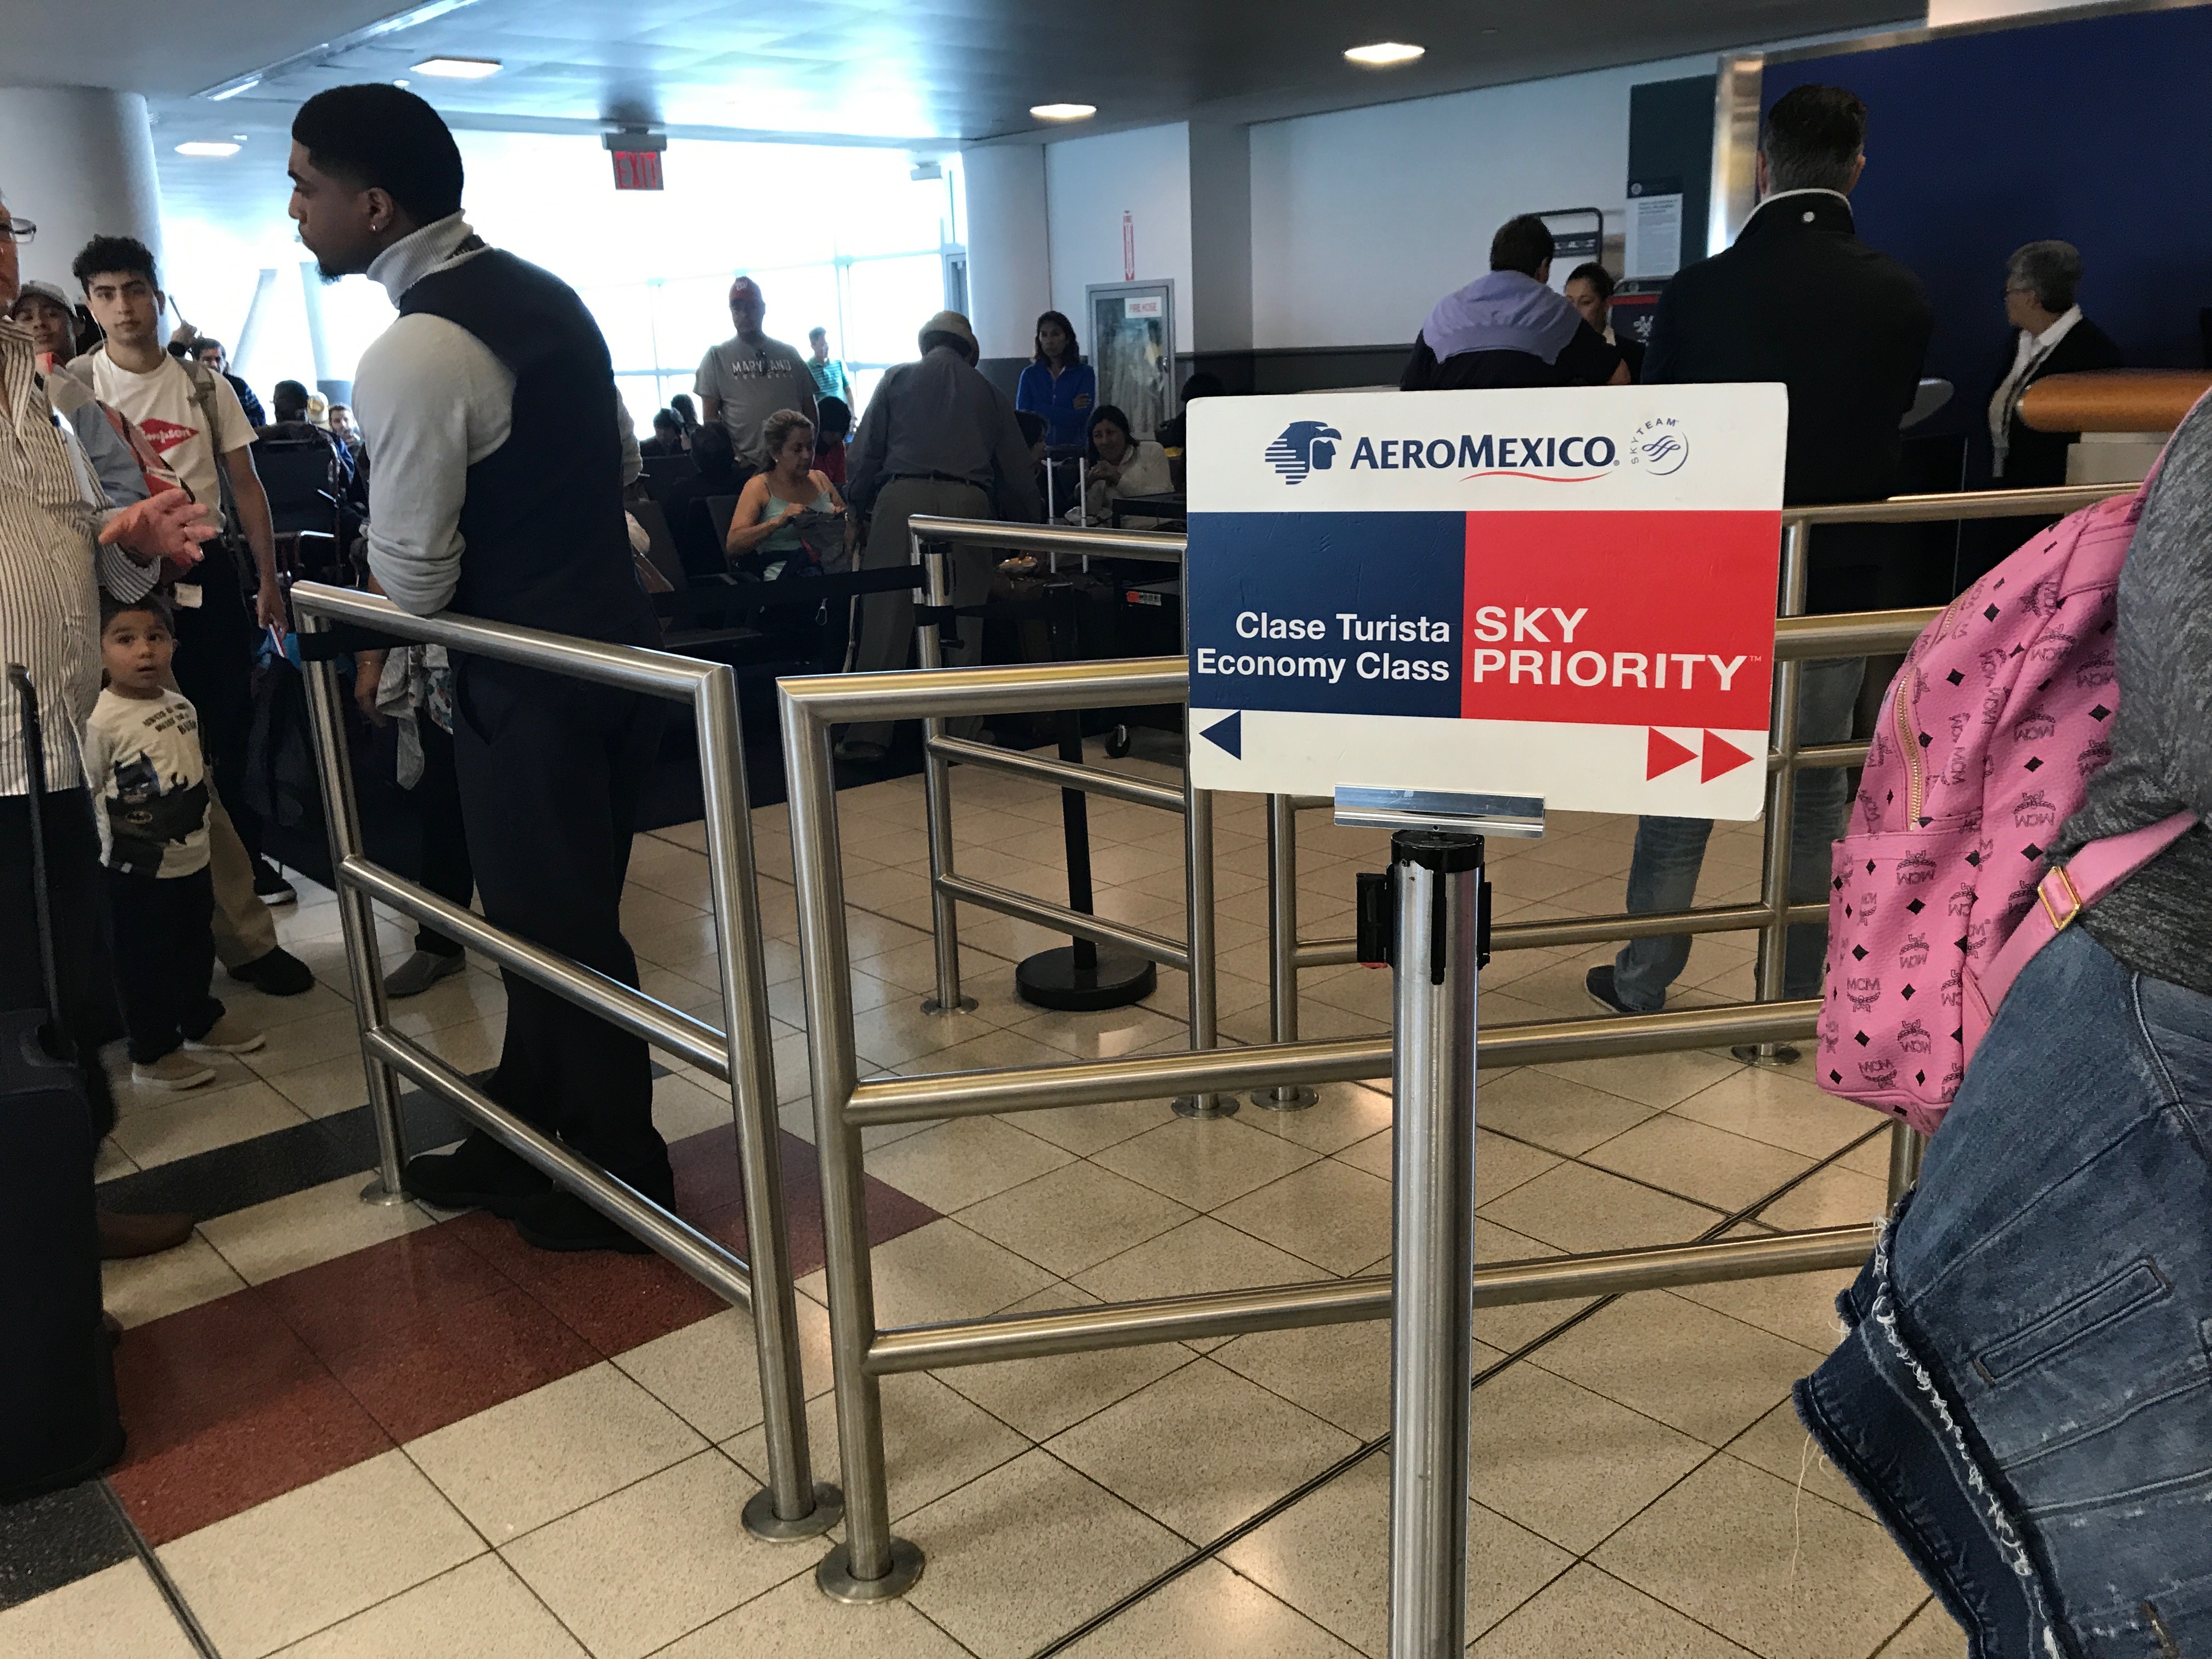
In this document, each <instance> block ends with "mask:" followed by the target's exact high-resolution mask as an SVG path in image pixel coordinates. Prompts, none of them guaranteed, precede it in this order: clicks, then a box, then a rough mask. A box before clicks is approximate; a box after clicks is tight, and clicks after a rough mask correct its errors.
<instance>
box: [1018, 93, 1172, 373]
mask: <svg viewBox="0 0 2212 1659" xmlns="http://www.w3.org/2000/svg"><path fill="white" fill-rule="evenodd" d="M1044 168H1045V205H1046V214H1047V218H1048V223H1049V226H1050V231H1051V244H1052V303H1053V309H1054V310H1055V311H1060V312H1065V313H1066V314H1067V315H1068V316H1070V317H1072V318H1073V319H1075V320H1076V323H1077V331H1076V332H1077V337H1079V338H1081V337H1082V332H1083V330H1082V322H1083V318H1084V315H1085V305H1084V302H1083V290H1084V289H1085V286H1086V285H1087V284H1089V283H1118V282H1121V281H1122V280H1123V266H1122V263H1121V216H1122V214H1123V213H1125V212H1126V213H1127V214H1128V215H1129V216H1131V220H1132V222H1133V226H1134V228H1135V231H1136V240H1137V276H1138V279H1139V281H1144V282H1157V281H1159V280H1162V279H1163V278H1164V279H1167V280H1170V281H1172V282H1173V283H1174V284H1175V313H1176V350H1178V351H1188V350H1189V349H1191V267H1190V131H1189V128H1188V126H1187V125H1183V124H1182V123H1180V122H1178V123H1176V125H1172V126H1164V127H1141V128H1139V129H1138V130H1137V131H1133V132H1111V133H1104V134H1102V135H1100V136H1099V137H1096V138H1066V139H1062V140H1060V142H1059V143H1053V144H1048V145H1046V146H1045V152H1044ZM1088 349H1089V343H1088V342H1087V341H1085V350H1088Z"/></svg>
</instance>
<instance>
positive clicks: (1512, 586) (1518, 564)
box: [1460, 511, 1781, 731]
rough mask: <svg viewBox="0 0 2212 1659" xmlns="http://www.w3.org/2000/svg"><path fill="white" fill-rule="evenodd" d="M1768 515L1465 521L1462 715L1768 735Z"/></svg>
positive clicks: (1539, 515)
mask: <svg viewBox="0 0 2212 1659" xmlns="http://www.w3.org/2000/svg"><path fill="white" fill-rule="evenodd" d="M1780 524H1781V520H1780V515H1779V514H1778V513H1758V512H1751V513H1727V512H1696V511H1690V512H1671V513H1666V512H1656V513H1557V512H1554V513H1545V512H1532V513H1468V515H1467V586H1466V587H1465V589H1464V599H1463V612H1464V628H1465V631H1464V633H1463V634H1462V636H1461V637H1462V641H1464V643H1463V646H1462V651H1463V653H1464V662H1463V674H1462V679H1461V682H1460V713H1461V715H1462V718H1463V719H1468V720H1561V721H1571V722H1575V723H1577V724H1617V725H1622V726H1668V727H1680V726H1717V727H1719V728H1720V729H1721V730H1723V731H1752V730H1756V729H1757V728H1759V726H1764V725H1765V723H1766V702H1767V659H1768V657H1769V656H1770V655H1771V654H1772V652H1773V649H1774V624H1773V623H1772V621H1771V619H1770V618H1768V617H1765V616H1764V615H1763V614H1761V612H1762V611H1763V609H1764V607H1763V605H1759V604H1756V603H1754V604H1753V605H1749V606H1745V605H1725V606H1724V605H1717V604H1716V603H1715V602H1714V598H1713V596H1714V595H1716V594H1729V595H1739V594H1743V593H1747V592H1748V593H1753V594H1756V593H1759V592H1763V591H1764V589H1765V585H1766V584H1767V583H1768V582H1769V581H1771V580H1772V578H1771V574H1770V573H1771V571H1772V570H1773V568H1774V547H1775V542H1776V538H1777V537H1778V534H1779V532H1780Z"/></svg>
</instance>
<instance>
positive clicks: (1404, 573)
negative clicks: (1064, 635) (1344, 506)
mask: <svg viewBox="0 0 2212 1659" xmlns="http://www.w3.org/2000/svg"><path fill="white" fill-rule="evenodd" d="M1185 568H1186V571H1187V573H1188V574H1187V578H1186V580H1187V586H1188V594H1189V605H1190V650H1191V659H1192V668H1193V671H1192V676H1191V688H1190V696H1191V702H1192V703H1193V704H1194V706H1197V707H1200V708H1272V709H1280V710H1285V711H1290V712H1293V713H1322V714H1425V715H1430V716H1433V717H1436V718H1439V719H1444V720H1453V719H1456V718H1457V717H1458V715H1459V712H1460V690H1459V687H1460V637H1459V635H1460V623H1461V597H1462V590H1463V586H1464V584H1465V580H1466V569H1467V515H1466V514H1465V513H1192V514H1191V517H1190V557H1189V560H1188V563H1187V565H1186V567H1185Z"/></svg>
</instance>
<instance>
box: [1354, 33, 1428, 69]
mask: <svg viewBox="0 0 2212 1659" xmlns="http://www.w3.org/2000/svg"><path fill="white" fill-rule="evenodd" d="M1427 52H1428V48H1427V47H1426V46H1407V44H1406V43H1405V42H1404V41H1403V40H1377V41H1376V42H1375V43H1374V44H1373V45H1371V46H1352V47H1349V48H1347V49H1346V52H1345V54H1344V55H1345V56H1346V58H1350V59H1351V60H1352V62H1353V63H1355V64H1360V65H1361V66H1362V67H1364V68H1366V69H1389V68H1392V67H1394V66H1395V65H1396V64H1410V63H1412V62H1413V60H1414V59H1415V58H1421V57H1425V55H1426V54H1427Z"/></svg>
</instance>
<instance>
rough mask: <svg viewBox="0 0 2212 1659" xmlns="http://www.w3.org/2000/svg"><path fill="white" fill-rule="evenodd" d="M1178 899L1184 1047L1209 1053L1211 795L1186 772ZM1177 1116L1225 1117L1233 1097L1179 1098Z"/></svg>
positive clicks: (1211, 1041)
mask: <svg viewBox="0 0 2212 1659" xmlns="http://www.w3.org/2000/svg"><path fill="white" fill-rule="evenodd" d="M1182 787H1183V819H1182V854H1183V897H1184V901H1185V903H1186V906H1187V908H1188V909H1189V912H1190V921H1189V924H1188V928H1189V931H1188V933H1186V934H1185V935H1184V937H1185V938H1186V939H1188V940H1189V945H1188V951H1189V954H1190V961H1189V963H1188V968H1187V969H1186V971H1187V973H1188V978H1189V983H1190V1046H1191V1048H1192V1049H1193V1050H1197V1049H1201V1048H1212V1047H1213V1046H1214V1045H1215V1043H1216V1042H1217V1041H1218V1033H1217V1031H1216V1030H1215V1029H1214V991H1215V986H1214V980H1213V793H1212V791H1211V790H1208V789H1194V788H1192V787H1191V784H1190V772H1189V770H1188V768H1186V769H1184V772H1183V784H1182ZM1175 1109H1176V1115H1177V1116H1179V1117H1228V1116H1230V1115H1232V1114H1233V1113H1234V1112H1235V1111H1236V1110H1237V1097H1235V1096H1234V1095H1223V1094H1205V1093H1200V1094H1189V1095H1179V1096H1177V1097H1176V1102H1175Z"/></svg>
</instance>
